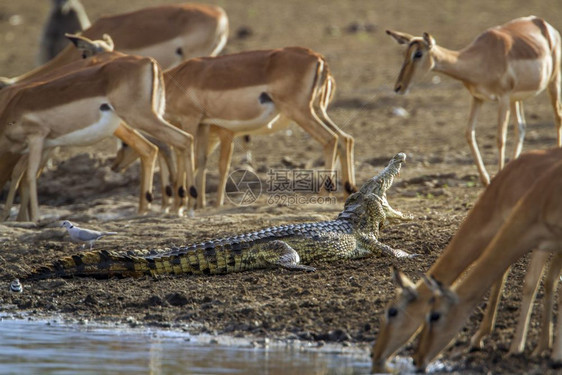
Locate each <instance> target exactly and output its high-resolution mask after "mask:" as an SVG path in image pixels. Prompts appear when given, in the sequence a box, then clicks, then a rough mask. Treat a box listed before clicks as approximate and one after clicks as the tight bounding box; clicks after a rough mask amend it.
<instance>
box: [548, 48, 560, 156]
mask: <svg viewBox="0 0 562 375" xmlns="http://www.w3.org/2000/svg"><path fill="white" fill-rule="evenodd" d="M558 60H559V59H558ZM555 66H556V67H557V68H558V69H557V71H558V72H557V74H556V75H555V77H554V78H553V79H552V81H551V82H550V83H549V84H548V94H549V96H550V102H551V103H552V108H553V110H554V125H555V126H556V138H557V144H558V147H562V104H561V103H560V86H561V83H560V80H561V77H560V61H558V64H557V65H555Z"/></svg>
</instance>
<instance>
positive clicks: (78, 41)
mask: <svg viewBox="0 0 562 375" xmlns="http://www.w3.org/2000/svg"><path fill="white" fill-rule="evenodd" d="M64 36H66V38H67V39H68V40H70V41H71V42H72V44H74V46H75V47H76V48H78V49H87V48H89V47H90V46H92V45H93V44H94V42H92V41H91V40H90V39H88V38H86V37H85V36H81V35H78V34H68V33H66V34H64Z"/></svg>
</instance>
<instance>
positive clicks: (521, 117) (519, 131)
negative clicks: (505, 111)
mask: <svg viewBox="0 0 562 375" xmlns="http://www.w3.org/2000/svg"><path fill="white" fill-rule="evenodd" d="M511 112H513V114H514V116H515V119H516V120H517V126H515V139H516V142H517V143H516V146H515V150H514V152H513V158H514V159H517V158H518V157H519V154H520V153H521V150H523V141H524V140H525V133H526V130H527V124H526V123H525V113H524V111H523V102H522V101H516V102H512V103H511Z"/></svg>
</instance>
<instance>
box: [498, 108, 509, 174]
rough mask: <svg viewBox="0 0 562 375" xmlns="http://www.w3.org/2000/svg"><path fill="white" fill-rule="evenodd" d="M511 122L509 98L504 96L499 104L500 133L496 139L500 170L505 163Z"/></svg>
mask: <svg viewBox="0 0 562 375" xmlns="http://www.w3.org/2000/svg"><path fill="white" fill-rule="evenodd" d="M508 124H509V98H502V99H500V101H499V104H498V134H497V136H496V141H497V145H498V153H499V161H498V162H499V163H498V170H502V169H503V166H504V165H505V141H506V138H507V125H508Z"/></svg>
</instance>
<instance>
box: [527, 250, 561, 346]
mask: <svg viewBox="0 0 562 375" xmlns="http://www.w3.org/2000/svg"><path fill="white" fill-rule="evenodd" d="M543 252H545V253H547V252H546V251H543ZM547 255H548V253H547ZM561 268H562V254H561V253H555V254H554V256H553V258H552V260H551V262H550V268H549V269H548V273H547V274H546V280H545V281H544V303H543V312H542V315H541V326H540V335H539V341H538V343H537V347H536V348H535V350H534V351H533V354H532V355H534V356H539V355H541V354H542V353H544V352H545V351H546V350H548V349H549V348H550V347H551V346H552V321H553V307H554V294H555V293H556V288H557V287H558V280H559V277H560V269H561ZM559 311H560V310H559ZM558 314H560V312H559V313H558ZM559 322H560V319H559ZM558 325H560V323H558Z"/></svg>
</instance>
